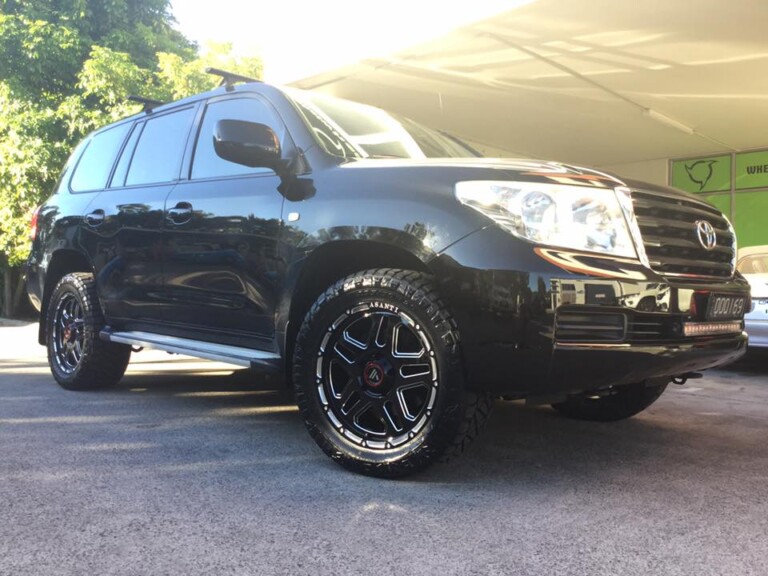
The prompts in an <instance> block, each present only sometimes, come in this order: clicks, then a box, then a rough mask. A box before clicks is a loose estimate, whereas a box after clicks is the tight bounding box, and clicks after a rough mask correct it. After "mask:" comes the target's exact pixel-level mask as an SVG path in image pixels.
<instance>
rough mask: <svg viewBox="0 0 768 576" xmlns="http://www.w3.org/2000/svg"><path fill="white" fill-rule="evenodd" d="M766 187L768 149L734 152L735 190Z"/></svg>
mask: <svg viewBox="0 0 768 576" xmlns="http://www.w3.org/2000/svg"><path fill="white" fill-rule="evenodd" d="M750 188H768V150H761V151H760V152H740V153H738V154H736V190H748V189H750Z"/></svg>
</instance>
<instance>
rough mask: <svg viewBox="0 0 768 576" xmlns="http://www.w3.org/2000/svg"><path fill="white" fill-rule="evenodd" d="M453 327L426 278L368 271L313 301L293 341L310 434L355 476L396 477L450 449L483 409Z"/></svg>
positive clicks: (475, 427) (485, 403)
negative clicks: (467, 381)
mask: <svg viewBox="0 0 768 576" xmlns="http://www.w3.org/2000/svg"><path fill="white" fill-rule="evenodd" d="M458 347H459V343H458V330H457V328H456V325H455V323H454V321H453V319H452V318H451V316H450V314H449V313H448V311H447V310H446V308H445V306H444V305H443V303H442V302H441V300H440V299H439V297H438V295H437V292H436V291H435V289H434V287H433V286H432V284H431V282H430V281H429V278H428V277H427V276H425V275H423V274H421V273H418V272H412V271H404V270H391V269H385V270H373V271H368V272H361V273H358V274H354V275H352V276H349V277H347V278H345V279H344V280H341V281H340V282H338V283H336V284H335V285H334V286H332V287H331V288H329V289H328V290H327V291H326V292H325V293H324V294H322V295H321V296H320V298H318V300H317V301H316V302H315V304H314V306H313V307H312V309H311V310H310V312H309V314H307V317H306V319H305V320H304V323H303V325H302V327H301V330H300V332H299V335H298V337H297V341H296V352H295V356H294V371H293V373H294V387H295V391H296V398H297V400H298V404H299V409H300V411H301V414H302V416H303V417H304V420H305V423H306V425H307V428H308V429H309V432H310V434H311V435H312V437H313V438H314V439H315V441H316V442H317V443H318V445H319V446H320V447H321V448H322V449H323V450H324V451H325V453H326V454H328V455H329V456H331V457H332V458H333V459H334V460H336V461H337V462H338V463H340V464H341V465H343V466H344V467H346V468H348V469H350V470H353V471H355V472H361V473H363V474H369V475H373V476H381V477H396V476H403V475H406V474H409V473H412V472H415V471H417V470H420V469H423V468H424V467H426V466H427V465H429V464H430V463H431V462H434V461H435V460H438V459H441V458H444V457H449V456H453V455H457V454H459V453H460V452H461V451H462V450H463V449H464V448H465V446H466V445H467V444H468V443H469V442H470V441H471V440H472V439H473V438H474V437H475V436H476V435H477V433H478V432H479V429H480V426H481V425H482V422H483V421H484V420H485V418H486V416H487V415H488V412H489V409H490V398H489V397H488V396H487V395H483V394H476V393H473V392H469V391H467V390H465V388H464V379H463V370H462V365H461V360H460V356H459V350H458Z"/></svg>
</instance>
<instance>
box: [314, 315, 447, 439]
mask: <svg viewBox="0 0 768 576" xmlns="http://www.w3.org/2000/svg"><path fill="white" fill-rule="evenodd" d="M320 352H321V356H320V364H321V366H320V367H319V369H320V377H319V378H318V382H317V394H318V396H319V398H320V401H321V403H322V404H323V410H324V411H325V414H326V416H327V418H328V419H329V420H330V422H331V424H332V425H333V426H334V427H335V428H336V430H337V431H338V432H339V433H340V434H342V435H344V436H345V437H346V438H348V439H349V440H350V441H352V442H354V443H356V444H359V445H360V446H363V447H371V448H378V449H384V448H393V447H395V446H399V445H401V444H403V443H405V442H407V441H408V440H409V439H411V438H413V437H414V436H415V435H416V434H417V433H418V432H419V431H420V430H421V429H422V428H423V427H424V425H425V424H426V423H427V421H428V420H429V418H430V417H431V416H432V409H433V408H434V405H435V400H436V398H437V392H438V388H439V385H440V384H439V377H438V376H439V374H438V370H437V362H436V360H435V351H434V350H433V349H432V344H431V343H430V341H429V339H428V338H427V336H426V334H425V333H424V330H423V329H422V328H421V327H420V326H419V325H418V324H417V323H416V321H415V320H414V319H413V318H411V317H410V316H408V315H407V314H406V313H405V312H403V311H398V312H397V313H394V312H390V311H387V310H385V309H377V308H373V307H371V306H370V305H369V304H362V305H360V306H357V307H356V308H354V309H350V310H348V311H345V312H344V313H343V314H341V315H340V316H339V317H338V318H336V319H335V320H334V322H332V323H331V326H330V329H329V331H328V332H327V333H326V336H325V337H324V338H323V341H322V343H321V345H320Z"/></svg>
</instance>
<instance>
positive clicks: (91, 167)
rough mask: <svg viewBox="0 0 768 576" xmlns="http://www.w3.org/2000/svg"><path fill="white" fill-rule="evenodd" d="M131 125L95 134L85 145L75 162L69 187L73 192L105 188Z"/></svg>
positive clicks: (127, 124) (122, 125) (123, 125)
mask: <svg viewBox="0 0 768 576" xmlns="http://www.w3.org/2000/svg"><path fill="white" fill-rule="evenodd" d="M130 127H131V124H130V123H126V124H121V125H119V126H115V127H114V128H110V129H108V130H104V131H103V132H99V133H98V134H95V135H94V136H93V137H92V138H91V139H90V140H89V141H87V142H86V144H85V150H84V151H83V153H82V155H81V156H80V159H79V160H78V161H77V165H76V166H75V171H74V172H73V174H72V179H71V180H70V182H69V187H70V189H71V190H72V191H73V192H87V191H90V190H101V189H102V188H104V187H106V185H107V180H108V179H109V173H110V172H111V171H112V166H113V165H114V164H115V158H117V154H118V152H119V151H120V147H121V146H122V144H123V141H124V140H125V136H126V135H127V134H128V130H129V129H130Z"/></svg>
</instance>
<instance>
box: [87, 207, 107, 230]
mask: <svg viewBox="0 0 768 576" xmlns="http://www.w3.org/2000/svg"><path fill="white" fill-rule="evenodd" d="M85 223H86V224H88V226H90V227H91V228H96V227H98V226H101V225H102V224H103V223H104V210H101V209H99V210H94V211H93V212H91V213H90V214H86V215H85Z"/></svg>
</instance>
